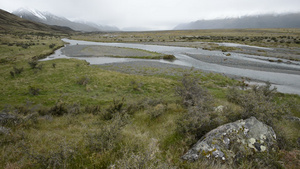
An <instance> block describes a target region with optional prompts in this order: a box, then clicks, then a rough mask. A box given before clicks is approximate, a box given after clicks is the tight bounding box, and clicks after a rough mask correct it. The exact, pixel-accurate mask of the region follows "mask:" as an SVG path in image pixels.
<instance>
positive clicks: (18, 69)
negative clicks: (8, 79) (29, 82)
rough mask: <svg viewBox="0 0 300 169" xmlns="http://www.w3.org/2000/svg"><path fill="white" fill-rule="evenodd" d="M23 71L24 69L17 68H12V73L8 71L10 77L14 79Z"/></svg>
mask: <svg viewBox="0 0 300 169" xmlns="http://www.w3.org/2000/svg"><path fill="white" fill-rule="evenodd" d="M23 71H24V68H23V67H21V68H17V67H15V66H14V67H13V71H10V72H9V73H10V75H11V76H12V77H15V75H19V74H21V73H22V72H23Z"/></svg>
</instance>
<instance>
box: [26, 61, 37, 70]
mask: <svg viewBox="0 0 300 169" xmlns="http://www.w3.org/2000/svg"><path fill="white" fill-rule="evenodd" d="M28 64H29V66H30V68H31V69H36V68H37V65H38V64H39V63H38V61H37V60H36V59H30V60H29V61H28Z"/></svg>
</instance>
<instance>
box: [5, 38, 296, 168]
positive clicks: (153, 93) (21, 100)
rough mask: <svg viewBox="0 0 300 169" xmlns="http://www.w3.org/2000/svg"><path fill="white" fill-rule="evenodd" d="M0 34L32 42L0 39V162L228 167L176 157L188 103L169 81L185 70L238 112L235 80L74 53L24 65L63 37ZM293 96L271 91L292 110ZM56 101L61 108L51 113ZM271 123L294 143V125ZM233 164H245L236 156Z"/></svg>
mask: <svg viewBox="0 0 300 169" xmlns="http://www.w3.org/2000/svg"><path fill="white" fill-rule="evenodd" d="M1 36H2V37H5V38H3V39H2V38H1V42H4V41H5V43H6V42H9V43H13V42H14V41H21V42H24V43H25V42H26V43H28V41H32V43H33V42H34V43H38V42H39V43H40V44H39V45H32V46H30V47H29V48H27V49H24V48H22V47H17V46H15V45H13V46H8V45H5V44H3V43H1V44H2V45H0V56H1V59H4V60H5V62H1V64H0V74H1V76H0V86H1V89H0V100H1V102H0V110H3V112H9V113H10V114H13V115H15V116H17V117H18V118H19V119H21V120H19V121H18V122H16V123H12V124H5V127H7V128H11V129H12V130H11V133H10V134H9V135H0V150H1V151H0V152H1V153H0V168H43V167H44V168H47V167H49V168H54V167H56V168H107V167H109V166H110V165H112V164H116V167H120V168H124V167H125V166H126V164H127V165H130V167H132V166H136V165H137V164H144V166H143V167H142V168H151V167H152V168H155V167H157V168H159V167H160V168H167V167H166V166H168V167H171V166H175V167H178V168H201V167H202V168H222V167H223V168H226V167H228V166H224V165H221V164H214V165H211V164H209V163H208V162H206V161H204V160H203V161H202V160H200V161H198V162H196V163H189V162H184V161H182V160H181V159H180V157H181V156H182V155H183V154H184V153H185V152H186V151H187V150H188V149H189V148H190V146H191V145H192V144H193V143H190V142H189V141H187V138H186V137H187V136H185V135H182V134H180V133H178V132H177V131H176V128H177V126H178V124H177V122H178V120H179V119H181V118H182V117H184V115H185V114H186V113H187V111H188V110H187V108H186V107H185V106H183V105H182V104H181V103H180V100H181V98H180V97H179V96H178V95H176V94H175V88H176V86H178V85H179V84H180V80H181V78H182V75H183V74H186V73H188V74H190V75H191V76H192V77H193V78H195V79H199V80H200V85H201V86H202V87H204V88H207V89H208V92H209V94H211V95H212V97H213V98H214V103H212V106H219V105H226V106H227V105H228V106H230V107H231V108H232V111H233V112H234V113H239V112H240V111H241V110H242V108H241V106H239V105H236V104H234V103H231V102H229V101H228V100H227V91H228V88H229V87H231V86H239V85H240V83H239V82H238V81H236V80H233V79H230V78H228V77H225V76H223V75H221V74H214V73H203V72H201V71H198V70H193V69H191V70H187V69H175V68H174V69H172V73H170V72H167V70H166V72H161V71H160V70H159V69H157V68H151V67H144V68H141V70H140V72H141V73H140V74H129V73H128V72H127V73H126V72H124V73H120V72H117V71H111V70H104V69H101V67H100V68H99V67H98V66H90V65H89V64H88V63H86V62H85V61H81V60H76V59H57V60H51V61H44V62H39V63H38V64H39V65H43V66H42V69H32V68H30V66H29V64H28V61H29V59H31V58H32V57H34V56H42V55H46V54H48V53H51V52H53V49H50V48H49V45H50V44H52V43H54V44H56V45H55V46H60V45H62V44H63V42H61V41H60V40H59V38H54V37H43V39H40V38H37V37H35V36H29V37H28V38H31V40H29V39H26V38H25V37H23V38H16V37H15V36H14V35H1ZM41 43H45V44H46V45H43V44H41ZM54 63H55V65H56V66H55V68H54V67H53V64H54ZM14 66H15V67H17V68H21V67H23V72H21V74H19V75H15V76H14V77H12V76H11V74H10V71H13V67H14ZM126 69H130V68H126ZM124 70H125V68H124ZM147 72H148V73H147ZM168 73H169V74H168ZM30 87H33V88H34V89H39V92H38V94H37V95H32V94H31V93H30V91H29V89H30ZM299 98H300V97H299V96H295V95H287V94H276V96H275V103H276V104H278V105H280V104H283V103H284V104H290V105H289V108H290V109H291V111H292V113H293V114H294V115H295V116H298V117H299V107H298V106H297V105H300V104H299V103H300V99H299ZM60 106H61V107H60ZM59 108H61V109H65V110H66V112H64V113H63V114H61V115H60V114H55V113H57V111H59ZM50 110H52V112H51V111H50ZM55 111H56V112H55ZM278 129H281V130H282V131H285V132H284V133H283V134H282V136H283V137H284V138H285V139H287V140H288V139H290V140H291V142H287V143H289V144H291V145H289V148H295V147H296V143H295V140H296V139H297V131H299V130H298V129H299V126H298V125H297V124H292V123H288V122H287V121H281V122H280V123H278ZM278 129H276V130H278ZM110 131H112V132H110ZM99 144H100V145H101V144H106V145H107V146H106V147H101V146H100V147H99ZM97 146H98V147H97ZM97 148H99V150H98V149H97ZM285 162H286V161H285ZM240 167H242V168H243V167H250V168H251V167H253V165H251V164H248V163H243V164H241V165H240Z"/></svg>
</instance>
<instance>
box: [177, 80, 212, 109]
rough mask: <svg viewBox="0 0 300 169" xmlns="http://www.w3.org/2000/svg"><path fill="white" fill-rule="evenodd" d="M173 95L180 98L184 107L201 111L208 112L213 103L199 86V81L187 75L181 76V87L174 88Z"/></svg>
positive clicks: (205, 91) (209, 96)
mask: <svg viewBox="0 0 300 169" xmlns="http://www.w3.org/2000/svg"><path fill="white" fill-rule="evenodd" d="M175 93H176V94H177V95H178V96H180V97H181V101H182V104H183V105H184V106H186V107H193V106H196V107H198V108H199V109H201V110H208V109H210V108H211V104H212V103H213V98H212V96H211V95H210V94H209V93H208V91H207V90H206V89H204V88H202V87H201V86H200V81H199V80H198V79H197V78H194V77H192V76H191V75H189V74H185V75H183V78H182V79H181V85H179V86H177V87H176V88H175Z"/></svg>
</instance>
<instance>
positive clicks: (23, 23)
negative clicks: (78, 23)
mask: <svg viewBox="0 0 300 169" xmlns="http://www.w3.org/2000/svg"><path fill="white" fill-rule="evenodd" d="M36 31H45V32H59V33H69V32H71V31H73V30H71V29H70V28H67V27H60V26H49V25H45V24H42V23H36V22H32V21H29V20H26V19H22V18H19V17H17V16H15V15H13V14H11V13H9V12H6V11H4V10H1V9H0V32H36Z"/></svg>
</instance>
